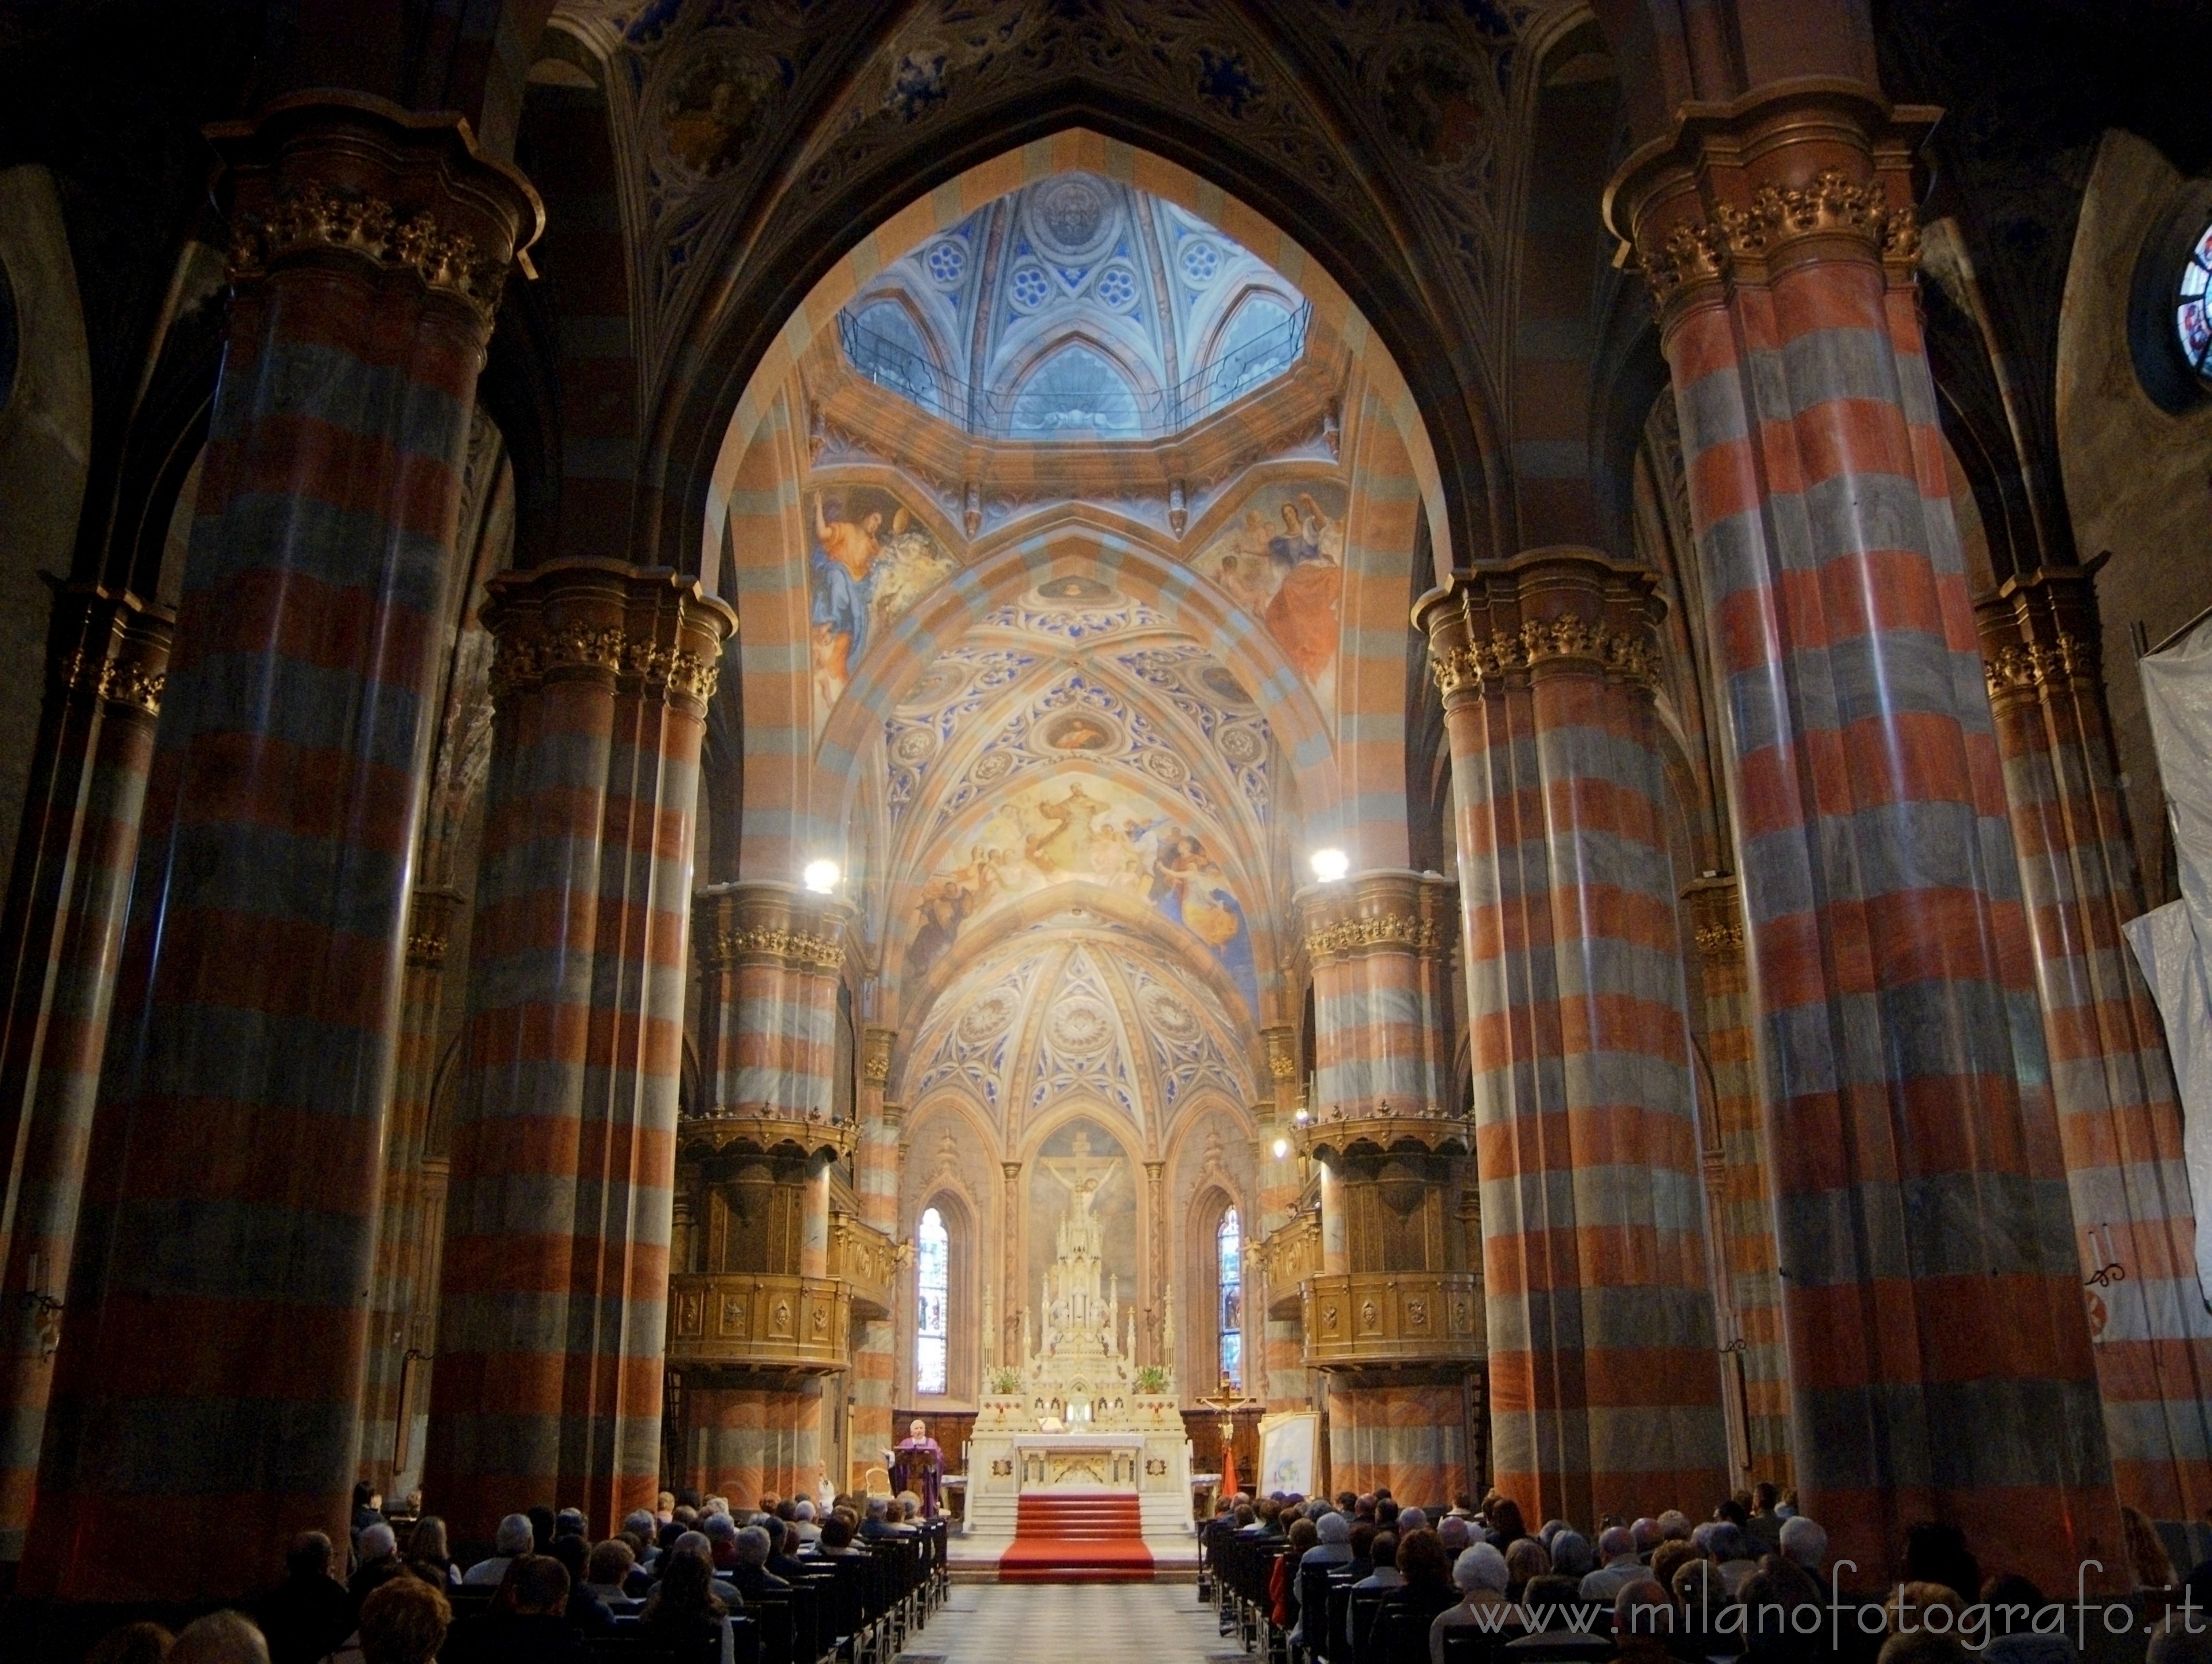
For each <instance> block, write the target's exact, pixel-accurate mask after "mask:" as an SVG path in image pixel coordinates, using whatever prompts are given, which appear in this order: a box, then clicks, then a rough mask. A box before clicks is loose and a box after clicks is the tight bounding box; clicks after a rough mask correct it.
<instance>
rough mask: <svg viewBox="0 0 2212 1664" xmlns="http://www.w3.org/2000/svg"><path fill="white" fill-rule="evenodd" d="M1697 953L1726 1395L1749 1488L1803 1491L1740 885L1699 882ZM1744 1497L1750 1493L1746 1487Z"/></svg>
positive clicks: (1694, 910) (1693, 891)
mask: <svg viewBox="0 0 2212 1664" xmlns="http://www.w3.org/2000/svg"><path fill="white" fill-rule="evenodd" d="M1682 898H1683V900H1684V901H1685V902H1687V903H1688V905H1689V914H1690V929H1691V933H1692V939H1693V940H1694V941H1695V942H1696V944H1697V950H1698V961H1697V963H1698V975H1699V992H1700V993H1701V995H1702V997H1703V999H1704V1003H1705V1062H1706V1065H1707V1066H1708V1067H1710V1068H1711V1071H1712V1084H1713V1096H1712V1102H1711V1106H1710V1108H1711V1114H1712V1124H1711V1126H1710V1127H1708V1128H1707V1130H1706V1138H1707V1140H1708V1145H1709V1147H1710V1146H1717V1153H1718V1155H1719V1158H1720V1159H1719V1163H1718V1170H1717V1172H1714V1173H1711V1174H1709V1175H1708V1178H1707V1182H1706V1199H1707V1202H1708V1204H1709V1205H1711V1208H1712V1210H1713V1212H1714V1213H1715V1214H1716V1216H1717V1221H1718V1228H1717V1231H1716V1233H1715V1236H1716V1241H1715V1243H1714V1247H1715V1249H1716V1254H1715V1258H1716V1260H1717V1269H1718V1271H1719V1272H1720V1275H1721V1277H1722V1278H1724V1279H1725V1281H1726V1284H1727V1288H1726V1293H1727V1300H1726V1303H1725V1309H1726V1314H1727V1315H1728V1316H1729V1317H1731V1318H1732V1319H1733V1332H1732V1333H1725V1332H1724V1333H1723V1334H1722V1336H1721V1344H1722V1345H1723V1347H1724V1348H1726V1349H1727V1350H1728V1351H1729V1356H1730V1358H1731V1360H1732V1361H1731V1362H1730V1363H1729V1364H1728V1366H1727V1367H1728V1372H1729V1376H1731V1377H1732V1378H1731V1379H1730V1380H1729V1381H1728V1382H1726V1383H1725V1385H1726V1387H1727V1388H1728V1390H1729V1391H1732V1392H1735V1393H1737V1394H1740V1396H1739V1400H1738V1404H1739V1409H1740V1411H1741V1418H1742V1423H1743V1429H1742V1431H1743V1446H1744V1448H1743V1454H1744V1455H1745V1457H1746V1458H1747V1461H1748V1462H1749V1465H1750V1470H1749V1472H1748V1473H1744V1474H1741V1475H1738V1476H1737V1477H1738V1479H1741V1480H1742V1481H1745V1482H1752V1481H1756V1480H1759V1479H1771V1480H1773V1481H1774V1483H1775V1484H1777V1485H1782V1486H1784V1487H1785V1488H1787V1487H1788V1486H1790V1485H1792V1484H1794V1483H1795V1469H1794V1468H1793V1467H1792V1466H1791V1459H1790V1351H1789V1347H1788V1346H1787V1345H1785V1344H1784V1339H1783V1334H1782V1283H1781V1279H1780V1278H1778V1276H1777V1275H1776V1274H1775V1245H1774V1187H1773V1181H1772V1179H1771V1174H1770V1163H1769V1161H1768V1157H1767V1151H1766V1121H1765V1116H1766V1107H1765V1103H1764V1102H1762V1101H1761V1100H1760V1097H1759V1064H1758V1060H1757V1059H1756V1058H1755V1057H1754V1056H1753V1047H1752V1023H1753V1016H1754V1014H1753V1005H1752V998H1751V973H1750V969H1749V967H1748V966H1747V964H1746V963H1745V961H1744V952H1743V907H1742V901H1741V897H1740V896H1738V894H1737V891H1736V882H1735V879H1734V878H1725V877H1723V878H1699V879H1697V880H1695V881H1693V882H1692V884H1689V885H1687V886H1686V888H1685V889H1684V890H1683V891H1682ZM1737 1488H1738V1489H1741V1488H1742V1486H1741V1485H1738V1487H1737Z"/></svg>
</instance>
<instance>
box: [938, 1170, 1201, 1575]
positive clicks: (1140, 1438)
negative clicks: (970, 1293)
mask: <svg viewBox="0 0 2212 1664" xmlns="http://www.w3.org/2000/svg"><path fill="white" fill-rule="evenodd" d="M1087 1155H1088V1151H1087V1148H1086V1146H1085V1145H1084V1144H1083V1143H1081V1142H1079V1143H1078V1145H1077V1151H1076V1157H1075V1159H1074V1160H1073V1162H1069V1163H1066V1167H1067V1168H1068V1169H1069V1173H1068V1175H1066V1177H1065V1178H1064V1180H1063V1181H1064V1182H1066V1184H1067V1187H1068V1204H1067V1212H1066V1213H1065V1214H1064V1215H1063V1216H1062V1217H1061V1219H1060V1233H1059V1237H1058V1239H1057V1242H1056V1244H1055V1246H1056V1248H1057V1257H1056V1258H1055V1259H1054V1261H1053V1263H1052V1264H1051V1265H1050V1266H1048V1267H1046V1270H1045V1274H1044V1283H1043V1288H1042V1295H1043V1300H1042V1304H1041V1306H1040V1307H1039V1309H1040V1310H1041V1311H1042V1313H1043V1314H1044V1323H1043V1333H1042V1335H1041V1337H1040V1338H1039V1343H1038V1345H1036V1349H1035V1350H1034V1351H1032V1350H1031V1348H1030V1321H1029V1315H1028V1314H1027V1313H1024V1314H1023V1317H1022V1361H1021V1364H1020V1374H1021V1388H1020V1390H1019V1391H1017V1392H1004V1393H987V1394H984V1395H983V1398H982V1400H981V1403H980V1404H979V1406H977V1413H976V1417H975V1430H974V1432H973V1433H972V1434H971V1435H970V1436H969V1445H968V1509H967V1521H968V1523H967V1529H968V1530H969V1532H971V1533H977V1534H980V1535H984V1536H1012V1534H1013V1531H1014V1523H1015V1515H1016V1513H1017V1509H1018V1499H1019V1497H1021V1495H1022V1493H1023V1492H1024V1491H1135V1492H1136V1493H1137V1497H1138V1503H1139V1515H1140V1517H1141V1518H1142V1521H1143V1523H1144V1530H1145V1534H1146V1535H1147V1536H1152V1535H1154V1534H1176V1533H1181V1534H1184V1535H1188V1533H1189V1532H1190V1529H1191V1512H1190V1441H1189V1440H1188V1439H1187V1438H1186V1437H1184V1436H1183V1426H1182V1412H1181V1411H1180V1410H1178V1409H1177V1408H1176V1390H1175V1369H1174V1357H1173V1351H1172V1349H1173V1345H1174V1339H1173V1337H1174V1333H1175V1319H1174V1311H1173V1306H1172V1301H1173V1298H1174V1297H1173V1295H1172V1294H1171V1293H1170V1295H1169V1296H1168V1297H1167V1298H1168V1300H1169V1302H1170V1306H1169V1309H1168V1314H1167V1320H1166V1321H1165V1323H1164V1325H1163V1334H1164V1337H1165V1338H1164V1340H1163V1347H1164V1351H1165V1355H1166V1361H1165V1363H1164V1365H1163V1366H1162V1369H1161V1370H1160V1371H1159V1373H1158V1375H1157V1376H1154V1377H1153V1378H1152V1379H1150V1380H1140V1371H1139V1368H1138V1366H1137V1364H1136V1362H1135V1358H1134V1354H1135V1351H1136V1341H1137V1319H1136V1313H1135V1310H1134V1309H1131V1310H1130V1311H1129V1314H1128V1319H1127V1328H1126V1330H1124V1331H1119V1332H1117V1321H1118V1320H1119V1318H1120V1316H1121V1290H1120V1288H1119V1286H1118V1284H1108V1285H1106V1286H1104V1287H1102V1286H1101V1284H1102V1281H1103V1278H1104V1271H1105V1267H1104V1266H1103V1263H1102V1261H1101V1260H1100V1256H1099V1248H1100V1235H1101V1230H1102V1228H1101V1226H1100V1224H1099V1223H1098V1221H1097V1218H1094V1217H1093V1216H1092V1213H1091V1204H1092V1202H1093V1201H1094V1200H1095V1199H1097V1194H1098V1192H1099V1190H1100V1189H1101V1188H1102V1187H1103V1186H1104V1185H1106V1184H1108V1183H1110V1182H1112V1178H1113V1174H1112V1171H1111V1167H1110V1165H1109V1163H1103V1162H1097V1163H1093V1162H1089V1161H1086V1160H1085V1157H1086V1156H1087ZM1146 1388H1152V1389H1153V1390H1150V1391H1147V1390H1146Z"/></svg>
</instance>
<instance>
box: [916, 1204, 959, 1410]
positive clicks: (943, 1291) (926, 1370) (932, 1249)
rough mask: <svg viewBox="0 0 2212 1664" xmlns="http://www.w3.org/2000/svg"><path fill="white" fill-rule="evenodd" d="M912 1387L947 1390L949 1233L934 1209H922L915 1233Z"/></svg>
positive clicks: (935, 1391)
mask: <svg viewBox="0 0 2212 1664" xmlns="http://www.w3.org/2000/svg"><path fill="white" fill-rule="evenodd" d="M914 1262H915V1284H916V1285H917V1289H918V1293H919V1297H918V1298H917V1299H916V1301H915V1325H914V1390H915V1392H917V1393H944V1392H947V1391H950V1390H951V1389H950V1388H949V1387H948V1386H947V1384H946V1375H947V1365H948V1357H947V1352H946V1346H945V1334H946V1331H945V1308H946V1306H947V1305H949V1304H950V1303H951V1294H952V1236H951V1232H949V1231H947V1230H945V1217H944V1215H942V1214H940V1213H939V1212H938V1211H937V1210H936V1209H935V1208H927V1209H925V1210H924V1211H923V1212H922V1216H921V1227H920V1228H919V1229H918V1230H916V1231H915V1254H914Z"/></svg>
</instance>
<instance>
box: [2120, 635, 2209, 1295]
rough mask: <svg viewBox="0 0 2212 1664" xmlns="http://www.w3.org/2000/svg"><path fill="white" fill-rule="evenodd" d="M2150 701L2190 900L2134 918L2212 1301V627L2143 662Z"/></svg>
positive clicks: (2200, 1263) (2184, 896)
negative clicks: (2160, 1021)
mask: <svg viewBox="0 0 2212 1664" xmlns="http://www.w3.org/2000/svg"><path fill="white" fill-rule="evenodd" d="M2136 670H2137V671H2139V672H2140V673H2141V675H2142V689H2143V699H2144V701H2145V702H2146V703H2147V704H2148V706H2149V708H2150V726H2151V743H2152V744H2153V745H2154V747H2155V748H2156V750H2157V752H2158V772H2159V779H2160V783H2161V784H2162V786H2164V788H2165V792H2166V821H2167V824H2168V826H2169V828H2170V829H2171V830H2172V836H2173V853H2174V864H2175V866H2176V869H2177V871H2178V872H2179V877H2180V879H2181V899H2180V900H2179V901H2178V902H2170V903H2168V904H2167V905H2166V906H2165V907H2162V908H2157V909H2155V910H2154V911H2153V912H2150V913H2147V914H2143V916H2142V918H2140V919H2134V920H2130V921H2129V923H2128V925H2127V927H2126V928H2127V938H2128V944H2129V945H2130V947H2132V948H2133V949H2134V950H2135V953H2136V963H2139V964H2140V965H2141V966H2142V973H2143V978H2144V980H2145V981H2148V983H2149V984H2150V989H2151V993H2152V996H2153V997H2154V999H2156V1000H2157V1001H2158V1009H2159V1014H2160V1016H2161V1017H2164V1018H2165V1019H2166V1048H2167V1049H2168V1050H2169V1051H2170V1052H2171V1053H2172V1057H2173V1073H2174V1084H2175V1085H2176V1086H2177V1087H2179V1089H2180V1092H2181V1114H2182V1133H2181V1141H2182V1154H2183V1158H2184V1162H2185V1165H2186V1166H2187V1168H2188V1169H2189V1189H2190V1194H2191V1199H2193V1201H2194V1203H2195V1212H2196V1214H2197V1280H2198V1282H2199V1283H2200V1284H2202V1285H2203V1293H2204V1295H2205V1297H2206V1299H2207V1300H2208V1301H2212V1228H2208V1222H2212V981H2208V979H2207V977H2206V975H2205V966H2206V965H2207V963H2212V629H2192V630H2191V631H2190V632H2189V634H2188V635H2185V636H2184V637H2183V638H2182V639H2181V640H2180V641H2177V642H2175V643H2174V644H2173V645H2172V647H2166V648H2163V649H2161V650H2160V651H2159V652H2157V653H2149V654H2146V655H2145V656H2144V657H2143V658H2142V659H2137V660H2136Z"/></svg>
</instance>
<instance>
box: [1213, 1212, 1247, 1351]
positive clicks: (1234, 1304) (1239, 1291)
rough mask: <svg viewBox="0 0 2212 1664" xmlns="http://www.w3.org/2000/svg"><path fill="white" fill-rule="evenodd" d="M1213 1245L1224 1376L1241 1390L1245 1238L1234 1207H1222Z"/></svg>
mask: <svg viewBox="0 0 2212 1664" xmlns="http://www.w3.org/2000/svg"><path fill="white" fill-rule="evenodd" d="M1213 1246H1214V1249H1215V1251H1216V1252H1217V1253H1218V1254H1219V1256H1220V1263H1221V1277H1220V1284H1221V1324H1220V1327H1221V1376H1222V1379H1223V1380H1224V1381H1225V1382H1228V1383H1229V1385H1230V1386H1231V1387H1232V1388H1235V1389H1236V1390H1237V1391H1238V1392H1240V1393H1241V1392H1243V1390H1244V1242H1243V1231H1242V1230H1239V1229H1238V1227H1237V1210H1236V1209H1235V1208H1233V1207H1231V1208H1225V1209H1224V1210H1222V1214H1221V1225H1220V1228H1219V1229H1218V1230H1216V1231H1215V1232H1214V1233H1213Z"/></svg>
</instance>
